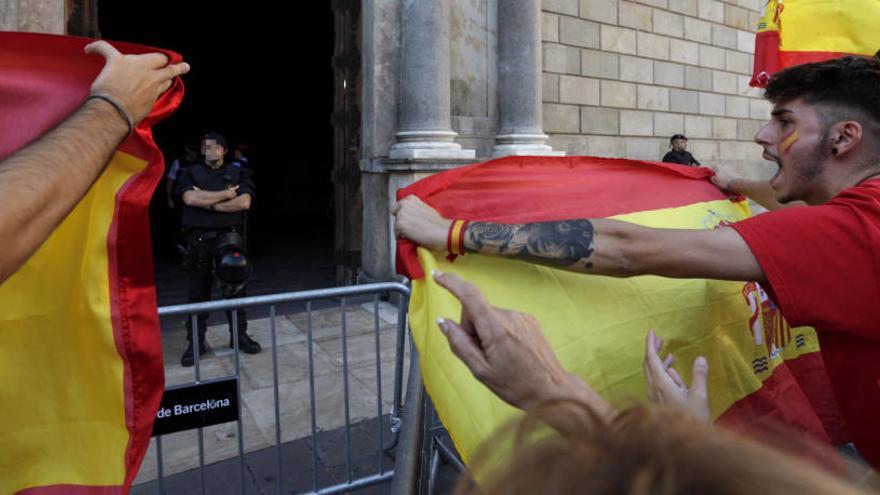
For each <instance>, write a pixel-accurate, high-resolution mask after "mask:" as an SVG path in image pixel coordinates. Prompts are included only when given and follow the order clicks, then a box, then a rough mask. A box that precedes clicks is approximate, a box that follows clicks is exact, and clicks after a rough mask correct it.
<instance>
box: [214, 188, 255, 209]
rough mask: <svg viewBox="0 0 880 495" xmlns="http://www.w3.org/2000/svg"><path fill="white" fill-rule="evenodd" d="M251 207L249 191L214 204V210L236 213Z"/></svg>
mask: <svg viewBox="0 0 880 495" xmlns="http://www.w3.org/2000/svg"><path fill="white" fill-rule="evenodd" d="M249 209H251V195H250V194H249V193H244V194H239V195H238V196H236V197H234V198H232V199H229V200H226V201H223V202H220V203H217V204H216V205H214V211H220V212H223V213H235V212H237V211H246V210H249Z"/></svg>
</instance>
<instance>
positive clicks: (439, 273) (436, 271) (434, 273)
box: [431, 268, 443, 278]
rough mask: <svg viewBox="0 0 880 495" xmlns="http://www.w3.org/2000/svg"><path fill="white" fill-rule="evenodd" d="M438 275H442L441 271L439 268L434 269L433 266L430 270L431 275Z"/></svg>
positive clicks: (435, 276)
mask: <svg viewBox="0 0 880 495" xmlns="http://www.w3.org/2000/svg"><path fill="white" fill-rule="evenodd" d="M440 275H443V272H441V271H440V270H438V269H436V268H434V269H433V270H431V276H432V277H434V278H437V277H439V276H440Z"/></svg>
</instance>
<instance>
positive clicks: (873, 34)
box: [749, 0, 880, 87]
mask: <svg viewBox="0 0 880 495" xmlns="http://www.w3.org/2000/svg"><path fill="white" fill-rule="evenodd" d="M878 21H880V2H877V1H876V0H846V1H842V0H767V3H766V4H765V6H764V14H763V16H762V17H761V20H760V21H759V22H758V30H757V33H756V34H755V68H754V72H753V74H752V80H751V81H750V83H749V84H750V85H752V86H756V87H764V86H766V85H767V82H768V81H769V80H770V76H772V75H773V74H775V73H776V72H778V71H780V70H782V69H784V68H786V67H791V66H793V65H799V64H805V63H809V62H821V61H823V60H829V59H832V58H837V57H842V56H845V55H874V54H875V53H877V50H878V49H880V32H878V30H877V22H878Z"/></svg>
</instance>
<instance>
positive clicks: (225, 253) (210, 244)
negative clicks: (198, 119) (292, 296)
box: [175, 132, 260, 366]
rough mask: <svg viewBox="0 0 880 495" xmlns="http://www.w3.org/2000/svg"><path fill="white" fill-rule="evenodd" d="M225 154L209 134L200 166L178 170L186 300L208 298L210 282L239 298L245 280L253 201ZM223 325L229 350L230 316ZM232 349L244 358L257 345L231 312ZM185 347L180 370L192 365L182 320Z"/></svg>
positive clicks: (246, 181)
mask: <svg viewBox="0 0 880 495" xmlns="http://www.w3.org/2000/svg"><path fill="white" fill-rule="evenodd" d="M228 149H229V147H228V145H227V143H226V139H224V138H223V136H222V135H220V134H218V133H216V132H210V133H208V134H206V135H205V137H204V139H203V140H202V154H203V155H204V162H203V163H198V164H195V165H191V166H190V167H187V168H186V169H183V170H181V171H180V175H179V176H178V180H177V184H176V186H175V192H176V195H177V197H178V198H179V200H180V201H179V204H182V205H183V214H182V218H181V225H182V226H183V234H184V239H185V246H186V250H185V252H184V266H185V268H186V269H187V270H188V272H189V301H190V302H200V301H208V300H210V299H211V288H212V286H213V285H214V281H215V280H216V282H217V285H218V287H219V288H220V290H221V293H222V295H223V297H224V298H232V297H243V296H244V295H245V293H246V290H245V286H246V284H247V281H248V279H249V278H250V275H251V266H250V265H249V264H248V262H247V258H246V256H245V252H246V246H245V239H244V236H245V226H246V220H247V216H246V212H247V210H249V209H250V206H251V201H252V200H253V196H254V185H253V183H252V182H251V180H250V176H249V173H248V171H247V169H246V168H244V167H242V166H241V164H240V163H238V162H232V163H228V164H227V163H226V162H225V161H224V159H225V156H226V152H227V150H228ZM226 318H227V320H228V321H229V334H230V338H229V347H234V346H233V342H234V340H233V338H232V315H231V312H230V311H227V312H226ZM207 320H208V314H207V313H200V314H199V315H198V340H199V354H200V355H203V353H204V352H206V351H207V348H206V347H205V333H206V332H207ZM237 321H238V347H239V349H241V350H242V351H244V352H246V353H248V354H256V353H258V352H260V344H259V343H258V342H256V341H254V340H253V339H251V338H250V337H249V336H248V335H247V315H246V314H245V311H244V310H243V309H239V310H238V311H237ZM186 326H187V340H188V341H189V344H188V345H187V348H186V350H185V351H184V353H183V356H182V357H181V359H180V364H181V365H182V366H192V364H193V342H192V337H193V332H192V321H191V319H188V320H187V322H186Z"/></svg>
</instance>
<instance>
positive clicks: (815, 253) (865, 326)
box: [732, 179, 880, 468]
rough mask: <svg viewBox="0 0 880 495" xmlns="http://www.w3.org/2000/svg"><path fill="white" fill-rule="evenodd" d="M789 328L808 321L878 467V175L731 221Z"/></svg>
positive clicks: (858, 436) (852, 426)
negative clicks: (825, 198) (826, 197)
mask: <svg viewBox="0 0 880 495" xmlns="http://www.w3.org/2000/svg"><path fill="white" fill-rule="evenodd" d="M732 227H733V228H734V229H736V231H737V232H739V234H740V236H742V238H743V239H745V241H746V243H747V244H748V245H749V248H751V250H752V254H754V255H755V258H757V260H758V263H759V264H760V265H761V268H762V269H763V270H764V275H765V276H766V278H767V281H768V282H769V287H767V292H768V293H769V294H770V296H771V297H772V298H773V299H774V300H775V301H776V302H777V304H778V305H779V307H780V309H781V310H782V313H783V314H784V315H785V318H786V319H787V320H788V322H789V323H790V324H791V325H792V326H802V325H807V326H812V327H814V328H815V329H816V331H817V332H818V334H819V343H820V346H821V349H822V357H823V359H824V361H825V366H826V368H827V371H828V376H829V378H830V379H831V384H832V388H833V389H834V393H835V395H836V397H837V402H838V404H839V405H840V409H841V411H842V413H843V416H844V417H845V418H846V422H847V426H848V427H849V432H850V433H851V434H852V437H853V440H854V442H855V444H856V448H858V450H859V452H860V453H861V454H862V455H863V456H864V457H865V459H867V460H868V462H870V463H871V465H872V466H874V467H875V468H880V179H876V180H871V181H866V182H863V183H861V184H859V185H857V186H855V187H851V188H849V189H846V190H844V191H842V192H841V193H840V194H838V195H837V196H835V197H834V198H833V199H832V200H831V201H829V202H827V203H825V204H822V205H818V206H806V207H800V208H786V209H783V210H779V211H774V212H771V213H767V214H764V215H758V216H756V217H753V218H749V219H747V220H743V221H742V222H738V223H735V224H733V225H732Z"/></svg>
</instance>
